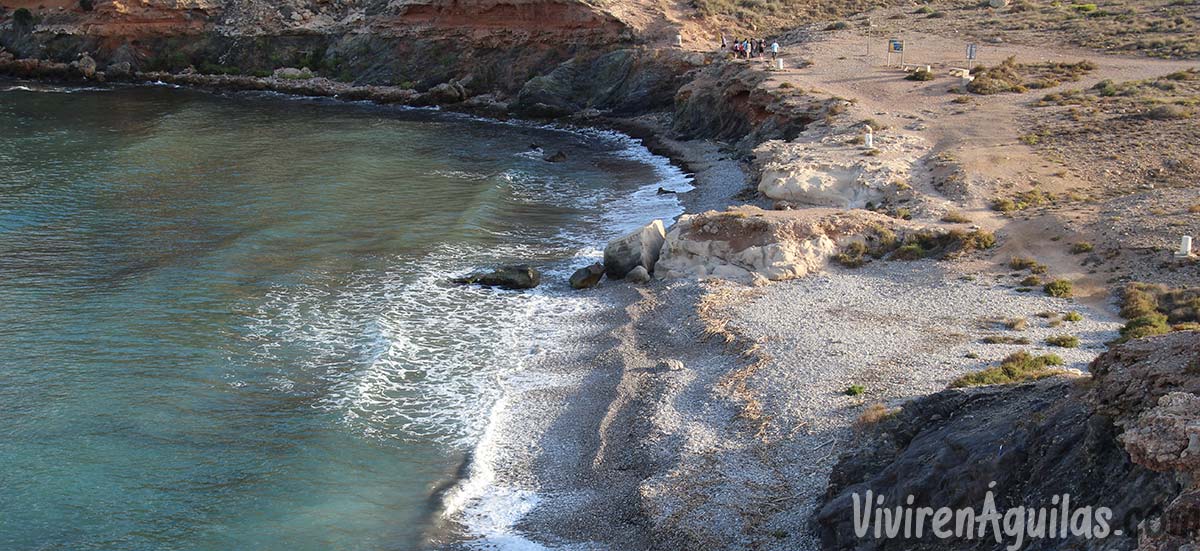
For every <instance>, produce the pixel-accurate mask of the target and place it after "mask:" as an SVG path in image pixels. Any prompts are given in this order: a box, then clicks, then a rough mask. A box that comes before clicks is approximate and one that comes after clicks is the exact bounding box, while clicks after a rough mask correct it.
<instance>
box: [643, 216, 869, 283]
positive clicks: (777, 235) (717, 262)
mask: <svg viewBox="0 0 1200 551" xmlns="http://www.w3.org/2000/svg"><path fill="white" fill-rule="evenodd" d="M892 223H893V219H889V218H888V217H885V216H883V215H880V214H877V213H873V212H867V211H840V210H834V209H805V210H801V211H786V212H785V211H765V210H762V209H759V208H757V207H738V208H732V209H730V210H727V211H725V212H717V211H709V212H705V213H703V214H698V215H685V216H682V217H681V218H680V219H679V222H677V223H676V224H675V225H674V226H672V227H671V231H670V233H668V234H667V239H666V244H665V245H664V246H663V251H662V257H661V258H660V259H659V261H658V264H657V265H656V266H655V273H656V274H658V275H659V276H662V277H719V278H723V279H731V280H735V281H743V282H748V281H751V280H753V279H755V278H758V277H762V278H766V279H769V280H774V281H778V280H785V279H792V278H797V277H803V276H805V275H807V274H810V273H813V272H817V271H819V270H821V269H823V268H824V267H825V266H826V265H827V264H828V263H829V258H830V257H832V256H833V255H834V254H835V253H837V251H838V245H839V242H840V241H843V240H845V239H847V238H853V237H854V236H857V235H859V234H862V233H864V232H865V231H866V230H867V229H868V228H869V227H871V226H872V225H873V224H884V225H890V224H892Z"/></svg>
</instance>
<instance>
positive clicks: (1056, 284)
mask: <svg viewBox="0 0 1200 551" xmlns="http://www.w3.org/2000/svg"><path fill="white" fill-rule="evenodd" d="M1073 288H1074V285H1073V284H1072V283H1071V281H1070V280H1067V279H1056V280H1054V281H1051V282H1050V283H1047V284H1046V285H1045V286H1043V287H1042V290H1043V291H1045V292H1046V294H1047V295H1050V296H1052V297H1058V298H1067V297H1070V296H1071V293H1072V291H1073Z"/></svg>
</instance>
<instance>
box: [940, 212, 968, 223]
mask: <svg viewBox="0 0 1200 551" xmlns="http://www.w3.org/2000/svg"><path fill="white" fill-rule="evenodd" d="M942 222H947V223H950V224H970V223H971V219H970V218H967V215H965V214H963V213H961V212H958V211H956V210H952V211H950V212H947V213H946V214H944V215H943V216H942Z"/></svg>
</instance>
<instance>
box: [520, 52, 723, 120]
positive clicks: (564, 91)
mask: <svg viewBox="0 0 1200 551" xmlns="http://www.w3.org/2000/svg"><path fill="white" fill-rule="evenodd" d="M705 61H706V60H705V56H704V54H699V53H694V52H682V51H678V50H662V49H657V50H650V49H621V50H616V51H613V52H609V53H606V54H603V55H600V56H598V57H595V58H592V59H587V58H576V59H572V60H570V61H568V62H566V63H563V64H562V65H559V66H558V67H557V68H555V69H554V70H553V71H551V72H549V73H548V74H546V75H542V76H538V77H534V78H532V79H530V80H529V82H527V83H525V85H524V86H523V87H522V88H521V91H520V93H519V94H518V95H517V100H516V102H515V104H514V107H515V108H516V109H517V110H518V111H519V112H522V113H526V114H531V115H536V116H550V117H557V116H564V115H569V114H573V113H576V112H579V111H581V110H584V109H588V108H592V109H598V110H603V111H606V112H609V113H611V114H614V115H628V114H633V113H643V112H646V111H649V110H654V109H666V108H670V107H671V106H672V103H673V101H674V98H675V91H676V90H678V89H679V87H680V86H681V85H683V83H684V82H686V78H687V74H688V71H690V70H692V69H694V68H696V67H701V66H703V65H704V63H705Z"/></svg>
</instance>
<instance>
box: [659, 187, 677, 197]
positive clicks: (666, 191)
mask: <svg viewBox="0 0 1200 551" xmlns="http://www.w3.org/2000/svg"><path fill="white" fill-rule="evenodd" d="M675 193H678V192H676V191H671V190H669V189H665V188H662V187H660V188H658V191H656V192H655V195H668V194H675Z"/></svg>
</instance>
